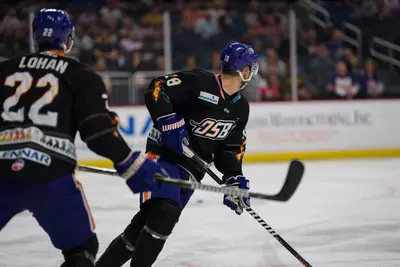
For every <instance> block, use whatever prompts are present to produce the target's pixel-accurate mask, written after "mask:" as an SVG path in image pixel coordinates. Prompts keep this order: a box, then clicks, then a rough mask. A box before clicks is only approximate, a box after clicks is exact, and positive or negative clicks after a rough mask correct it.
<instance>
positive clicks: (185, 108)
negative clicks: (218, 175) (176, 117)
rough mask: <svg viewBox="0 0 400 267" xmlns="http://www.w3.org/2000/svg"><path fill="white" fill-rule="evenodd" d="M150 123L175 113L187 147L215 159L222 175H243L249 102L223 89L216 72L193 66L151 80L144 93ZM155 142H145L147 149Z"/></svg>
mask: <svg viewBox="0 0 400 267" xmlns="http://www.w3.org/2000/svg"><path fill="white" fill-rule="evenodd" d="M145 101H146V106H147V108H148V110H149V112H150V115H151V117H152V119H153V122H154V123H155V126H156V123H157V118H159V117H160V116H163V115H166V114H171V113H174V112H175V113H178V114H180V115H182V116H183V117H184V119H185V122H186V127H187V130H188V133H189V139H190V147H191V148H192V149H193V150H194V151H195V152H196V153H197V154H198V155H199V156H200V157H201V158H203V159H204V160H206V161H208V162H212V161H214V163H215V166H216V167H217V169H218V170H219V171H220V172H222V173H223V174H224V178H225V179H226V178H228V177H230V176H233V175H240V174H242V158H243V153H244V150H245V144H246V134H245V127H246V124H247V121H248V117H249V103H248V102H247V100H246V99H245V98H244V97H243V96H242V95H241V93H240V92H237V93H236V94H234V95H231V96H230V95H228V94H226V93H225V92H224V90H223V88H222V84H221V78H220V76H219V75H215V74H213V73H210V72H207V71H204V70H198V69H195V70H193V71H183V72H178V73H175V74H172V75H168V76H165V77H159V78H156V79H154V80H153V81H152V82H151V83H150V85H149V88H148V90H147V91H146V93H145ZM152 144H154V142H148V147H147V150H148V151H152V150H156V149H154V148H152Z"/></svg>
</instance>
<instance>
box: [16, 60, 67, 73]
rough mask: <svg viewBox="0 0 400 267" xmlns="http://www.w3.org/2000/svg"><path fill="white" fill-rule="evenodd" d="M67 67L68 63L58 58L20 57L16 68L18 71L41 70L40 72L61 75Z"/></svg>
mask: <svg viewBox="0 0 400 267" xmlns="http://www.w3.org/2000/svg"><path fill="white" fill-rule="evenodd" d="M67 67H68V62H66V61H64V60H62V59H60V58H48V57H29V58H28V59H27V57H22V58H21V61H20V62H19V65H18V68H20V69H25V68H28V69H38V70H39V69H41V70H54V71H57V72H59V73H60V74H63V73H64V72H65V71H66V70H67Z"/></svg>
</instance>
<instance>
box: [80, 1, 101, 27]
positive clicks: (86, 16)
mask: <svg viewBox="0 0 400 267" xmlns="http://www.w3.org/2000/svg"><path fill="white" fill-rule="evenodd" d="M96 21H97V14H96V12H95V11H94V9H93V8H92V7H91V6H90V5H89V6H88V7H87V8H86V10H85V11H83V12H82V13H81V14H80V15H79V23H81V24H82V25H83V26H88V25H89V24H92V23H94V22H96Z"/></svg>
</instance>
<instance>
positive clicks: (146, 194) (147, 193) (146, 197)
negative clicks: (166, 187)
mask: <svg viewBox="0 0 400 267" xmlns="http://www.w3.org/2000/svg"><path fill="white" fill-rule="evenodd" d="M150 194H151V193H150V192H149V191H147V192H143V203H144V202H146V201H147V200H149V199H150Z"/></svg>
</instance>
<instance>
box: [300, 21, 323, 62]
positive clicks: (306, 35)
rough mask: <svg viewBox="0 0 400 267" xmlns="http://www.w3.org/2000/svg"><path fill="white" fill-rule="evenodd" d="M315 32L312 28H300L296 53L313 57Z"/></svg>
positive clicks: (316, 45)
mask: <svg viewBox="0 0 400 267" xmlns="http://www.w3.org/2000/svg"><path fill="white" fill-rule="evenodd" d="M317 47H318V44H317V32H316V30H315V29H313V28H308V29H302V30H301V31H300V38H299V41H298V47H297V53H298V55H299V56H304V57H307V56H311V57H314V56H315V55H316V53H317Z"/></svg>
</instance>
